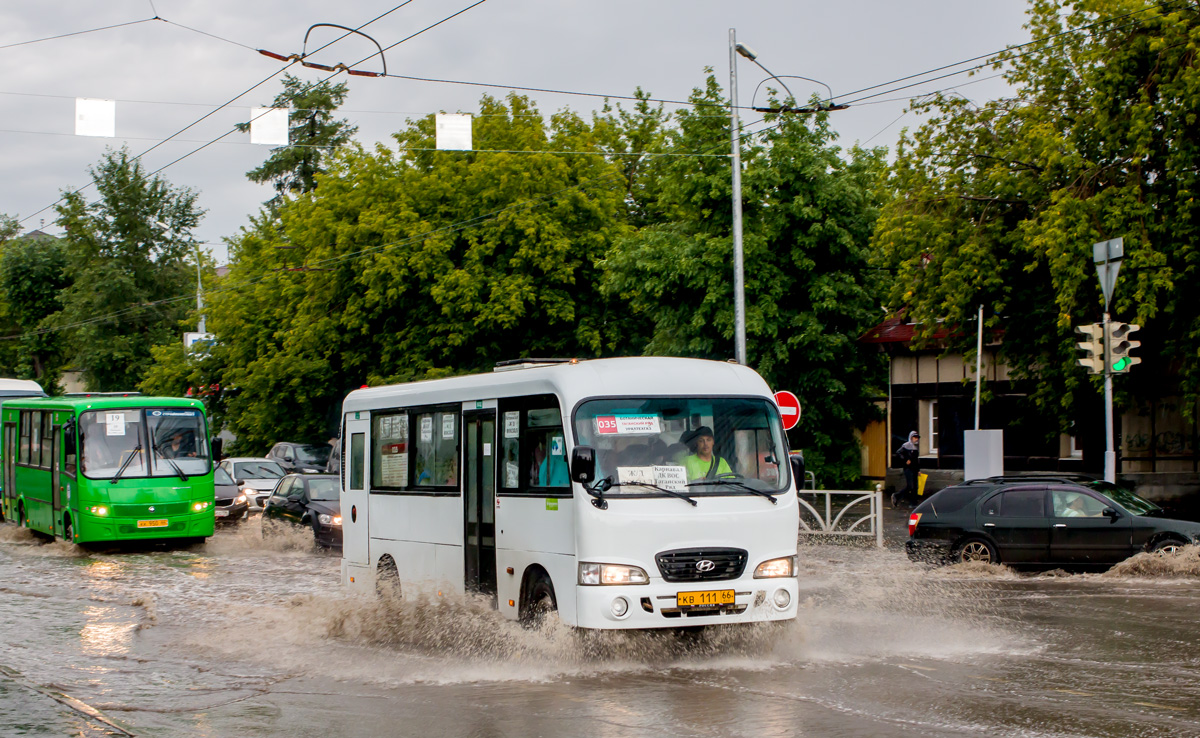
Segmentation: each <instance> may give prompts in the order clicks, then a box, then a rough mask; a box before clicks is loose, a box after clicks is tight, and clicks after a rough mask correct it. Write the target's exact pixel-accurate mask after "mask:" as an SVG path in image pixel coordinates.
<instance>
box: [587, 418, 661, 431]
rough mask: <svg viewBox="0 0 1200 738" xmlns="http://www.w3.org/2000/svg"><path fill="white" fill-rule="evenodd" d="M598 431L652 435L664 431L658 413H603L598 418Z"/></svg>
mask: <svg viewBox="0 0 1200 738" xmlns="http://www.w3.org/2000/svg"><path fill="white" fill-rule="evenodd" d="M596 432H597V433H599V434H600V435H619V436H626V435H629V436H637V435H650V434H652V433H662V423H661V422H660V420H659V417H658V416H657V415H601V416H597V418H596Z"/></svg>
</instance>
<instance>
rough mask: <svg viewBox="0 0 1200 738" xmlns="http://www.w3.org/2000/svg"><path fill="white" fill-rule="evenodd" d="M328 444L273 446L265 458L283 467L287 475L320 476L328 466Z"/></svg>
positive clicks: (330, 448) (284, 444) (286, 443)
mask: <svg viewBox="0 0 1200 738" xmlns="http://www.w3.org/2000/svg"><path fill="white" fill-rule="evenodd" d="M332 448H333V447H332V446H330V445H329V444H320V445H318V444H313V443H290V442H286V441H285V442H282V443H277V444H275V445H274V446H273V447H272V448H271V450H270V451H268V452H267V458H268V459H270V460H271V461H274V462H275V463H276V464H279V465H280V466H281V467H283V470H284V471H286V472H288V473H289V474H291V473H295V474H320V473H321V472H324V471H325V468H326V467H327V466H328V464H329V452H330V451H331V450H332Z"/></svg>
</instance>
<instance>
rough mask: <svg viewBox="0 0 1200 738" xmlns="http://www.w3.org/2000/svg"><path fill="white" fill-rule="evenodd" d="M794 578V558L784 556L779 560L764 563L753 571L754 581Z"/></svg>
mask: <svg viewBox="0 0 1200 738" xmlns="http://www.w3.org/2000/svg"><path fill="white" fill-rule="evenodd" d="M794 576H796V557H795V556H784V557H783V558H780V559H771V560H769V561H764V562H762V563H761V564H759V565H758V568H757V569H755V570H754V578H755V579H774V578H775V577H794Z"/></svg>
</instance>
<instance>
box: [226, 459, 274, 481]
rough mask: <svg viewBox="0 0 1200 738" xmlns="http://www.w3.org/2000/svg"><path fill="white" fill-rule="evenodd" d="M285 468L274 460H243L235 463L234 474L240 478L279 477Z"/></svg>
mask: <svg viewBox="0 0 1200 738" xmlns="http://www.w3.org/2000/svg"><path fill="white" fill-rule="evenodd" d="M283 475H284V471H283V468H282V467H280V466H279V464H276V463H275V462H274V461H242V462H239V463H237V464H234V465H233V476H235V477H237V478H238V479H279V478H280V477H282V476H283Z"/></svg>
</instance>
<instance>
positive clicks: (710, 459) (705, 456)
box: [679, 425, 733, 482]
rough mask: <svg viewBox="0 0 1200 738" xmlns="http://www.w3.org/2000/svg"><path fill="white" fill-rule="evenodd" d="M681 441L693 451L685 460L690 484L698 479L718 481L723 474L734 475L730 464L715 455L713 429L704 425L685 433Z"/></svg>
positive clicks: (684, 464) (684, 463)
mask: <svg viewBox="0 0 1200 738" xmlns="http://www.w3.org/2000/svg"><path fill="white" fill-rule="evenodd" d="M679 440H680V441H682V442H683V443H686V444H687V445H688V448H689V449H691V451H692V453H691V455H690V456H687V457H686V458H684V460H683V466H684V468H685V469H687V477H688V481H689V482H690V481H693V480H696V479H716V478H717V477H718V476H720V475H721V474H733V470H732V469H730V468H729V462H727V461H725V459H722V458H721V457H720V456H717V455H716V454H714V453H713V446H714V445H716V440H715V439H714V438H713V432H712V428H709V427H708V426H707V425H702V426H700V427H699V428H696V429H695V430H690V431H688V432H686V433H684V434H683V435H682V436H680V438H679Z"/></svg>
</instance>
